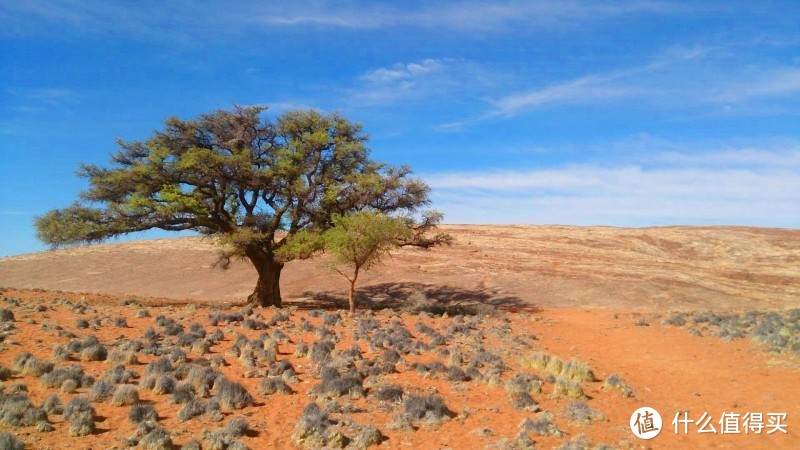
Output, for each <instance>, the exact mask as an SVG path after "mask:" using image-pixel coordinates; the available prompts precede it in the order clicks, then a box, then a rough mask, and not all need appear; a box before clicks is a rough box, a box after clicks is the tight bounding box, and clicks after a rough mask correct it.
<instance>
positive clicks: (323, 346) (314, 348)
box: [308, 341, 333, 364]
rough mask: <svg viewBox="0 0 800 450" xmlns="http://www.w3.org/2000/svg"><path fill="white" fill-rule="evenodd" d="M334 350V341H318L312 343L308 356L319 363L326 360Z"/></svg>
mask: <svg viewBox="0 0 800 450" xmlns="http://www.w3.org/2000/svg"><path fill="white" fill-rule="evenodd" d="M332 351H333V342H330V341H318V342H314V343H313V344H311V349H310V350H309V352H308V358H309V359H310V360H311V361H313V362H315V363H317V364H320V363H323V362H325V361H326V360H327V359H328V357H329V356H330V354H331V352H332Z"/></svg>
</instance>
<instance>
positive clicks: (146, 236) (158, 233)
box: [0, 222, 800, 259]
mask: <svg viewBox="0 0 800 450" xmlns="http://www.w3.org/2000/svg"><path fill="white" fill-rule="evenodd" d="M441 226H443V227H552V228H558V227H563V228H616V229H629V230H646V229H651V228H719V229H726V228H753V229H766V230H786V231H800V228H787V227H761V226H754V225H719V224H717V225H710V224H709V225H680V224H676V225H645V226H639V227H631V226H617V225H596V224H595V225H571V224H555V223H543V224H534V223H502V224H498V223H448V222H443V223H442V224H441ZM154 231H155V232H153V231H149V232H148V231H145V232H140V233H133V234H136V235H139V236H117V237H113V238H110V239H107V240H105V241H102V242H94V243H91V244H75V245H65V246H61V247H58V248H51V247H49V246H46V245H43V244H42V245H41V248H39V249H35V250H31V251H25V252H22V253H13V254H5V255H3V254H0V259H3V258H11V257H15V256H25V255H34V254H37V253H42V252H48V251H54V250H64V249H70V248H76V247H91V246H94V245H107V244H111V245H113V244H123V243H131V242H142V241H153V240H160V239H179V238H214V237H216V236H203V235H201V234H199V233H194V232H180V233H177V232H170V231H163V230H154ZM151 234H152V236H150V235H151Z"/></svg>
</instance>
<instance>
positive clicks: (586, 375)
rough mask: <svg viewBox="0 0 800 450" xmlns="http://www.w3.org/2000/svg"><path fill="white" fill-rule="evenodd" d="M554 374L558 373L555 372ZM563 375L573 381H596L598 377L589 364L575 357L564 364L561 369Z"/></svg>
mask: <svg viewBox="0 0 800 450" xmlns="http://www.w3.org/2000/svg"><path fill="white" fill-rule="evenodd" d="M553 375H558V374H557V373H555V372H554V373H553ZM561 376H562V377H565V378H568V379H570V380H573V381H595V379H596V378H595V376H594V372H592V369H590V368H589V366H588V365H586V364H584V363H582V362H580V361H578V360H577V359H575V358H573V359H570V360H569V361H567V363H566V364H564V368H563V370H562V371H561Z"/></svg>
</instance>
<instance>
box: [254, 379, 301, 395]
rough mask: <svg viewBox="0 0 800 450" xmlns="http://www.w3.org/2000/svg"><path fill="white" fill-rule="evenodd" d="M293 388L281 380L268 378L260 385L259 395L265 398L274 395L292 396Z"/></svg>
mask: <svg viewBox="0 0 800 450" xmlns="http://www.w3.org/2000/svg"><path fill="white" fill-rule="evenodd" d="M293 392H294V391H292V388H290V387H289V385H288V384H286V382H285V381H283V380H282V379H281V378H278V377H267V378H264V379H263V380H261V382H260V383H259V384H258V393H259V394H261V395H264V396H267V395H272V394H292V393H293Z"/></svg>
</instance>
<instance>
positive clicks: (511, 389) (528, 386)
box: [505, 373, 542, 394]
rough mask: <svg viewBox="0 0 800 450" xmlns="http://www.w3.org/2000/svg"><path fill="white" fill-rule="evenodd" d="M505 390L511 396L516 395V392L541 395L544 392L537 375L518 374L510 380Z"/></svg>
mask: <svg viewBox="0 0 800 450" xmlns="http://www.w3.org/2000/svg"><path fill="white" fill-rule="evenodd" d="M505 388H506V391H507V392H508V393H509V394H514V393H516V392H527V393H529V394H539V393H541V392H542V381H541V380H540V379H539V377H537V376H535V375H526V374H521V373H518V374H516V375H514V377H513V378H511V379H510V380H508V382H507V383H506V385H505Z"/></svg>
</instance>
